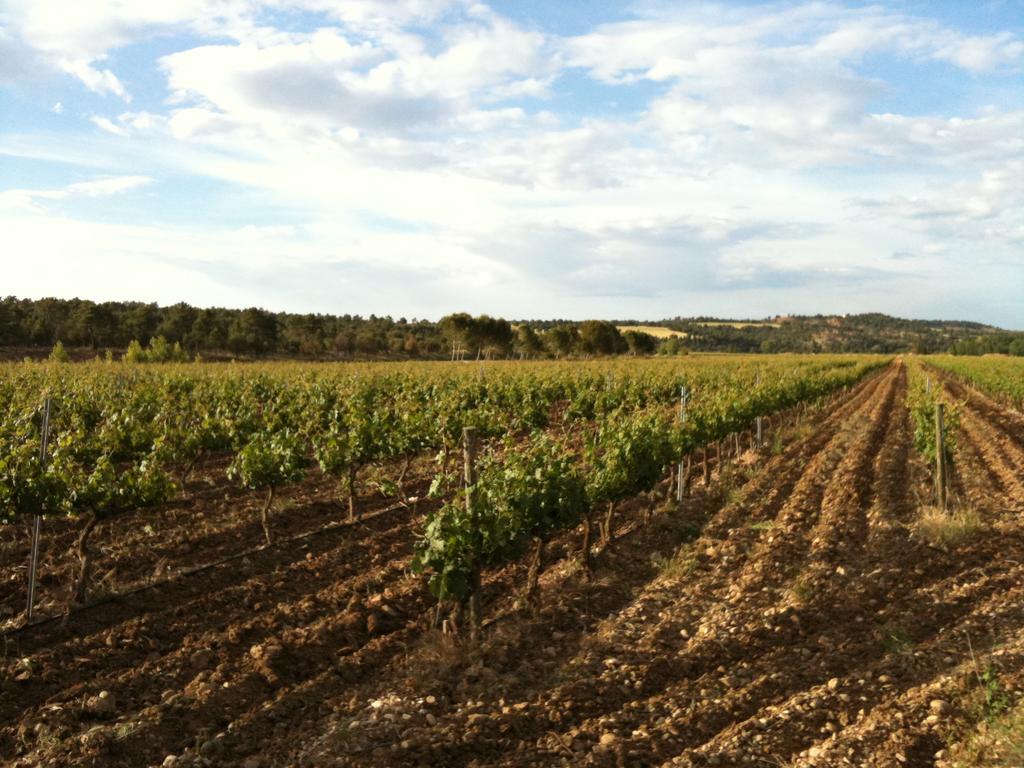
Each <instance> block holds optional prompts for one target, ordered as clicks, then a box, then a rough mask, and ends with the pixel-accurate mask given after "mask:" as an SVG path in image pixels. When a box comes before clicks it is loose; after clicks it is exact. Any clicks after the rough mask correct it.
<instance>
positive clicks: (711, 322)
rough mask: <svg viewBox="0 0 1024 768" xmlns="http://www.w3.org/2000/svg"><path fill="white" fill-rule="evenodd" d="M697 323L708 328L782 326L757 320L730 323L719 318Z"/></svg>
mask: <svg viewBox="0 0 1024 768" xmlns="http://www.w3.org/2000/svg"><path fill="white" fill-rule="evenodd" d="M697 325H706V326H708V327H709V328H714V327H729V328H760V327H761V326H764V327H766V328H781V327H782V325H781V324H780V323H758V322H749V323H731V322H725V321H720V320H709V321H707V322H704V323H697Z"/></svg>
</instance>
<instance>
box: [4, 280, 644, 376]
mask: <svg viewBox="0 0 1024 768" xmlns="http://www.w3.org/2000/svg"><path fill="white" fill-rule="evenodd" d="M58 342H60V345H61V352H60V353H58V356H61V355H63V354H64V351H63V350H64V349H65V348H66V349H79V350H82V349H84V350H92V351H93V352H95V353H96V354H100V353H103V352H105V351H107V350H117V351H118V352H119V353H120V354H123V355H124V356H125V357H126V358H128V359H131V360H132V361H136V362H147V361H166V360H177V359H181V358H182V356H187V357H188V358H194V357H195V356H197V355H201V356H203V357H205V358H211V359H216V358H217V357H218V356H220V355H224V356H246V357H302V358H309V359H355V358H359V359H367V358H387V359H391V358H425V359H444V358H448V357H450V356H453V355H454V354H456V353H457V354H458V356H459V357H460V358H462V359H466V358H467V357H468V358H471V359H476V358H487V359H495V358H506V357H511V356H516V357H528V358H536V357H572V356H583V357H585V356H591V355H614V354H625V353H633V354H651V353H653V352H655V351H657V349H658V344H657V340H656V339H654V338H653V337H650V336H647V335H646V334H636V333H630V332H627V333H626V334H622V333H620V332H619V330H618V329H617V328H616V327H615V325H613V324H612V323H609V322H605V321H600V320H590V321H585V322H582V323H564V324H559V325H557V326H555V327H553V328H551V329H550V330H547V331H545V330H542V329H535V328H534V327H533V326H531V325H529V324H525V323H517V324H514V325H513V324H512V323H510V322H509V321H507V320H503V319H501V318H492V317H488V316H487V315H481V316H479V317H473V316H471V315H469V314H466V313H457V314H452V315H448V316H446V317H444V318H442V319H441V320H440V321H439V322H431V321H429V320H417V319H412V320H408V319H406V318H404V317H401V318H398V319H397V320H396V319H393V318H391V317H387V316H385V317H378V316H376V315H370V316H369V317H361V316H360V315H347V314H346V315H326V314H295V313H289V312H270V311H267V310H265V309H259V308H256V307H251V308H248V309H224V308H209V309H200V308H197V307H193V306H190V305H189V304H185V303H179V304H173V305H171V306H167V307H161V306H158V305H157V304H154V303H143V302H118V301H108V302H93V301H89V300H84V299H54V298H46V299H38V300H32V299H18V298H16V297H13V296H8V297H7V298H5V299H3V300H0V347H6V348H16V349H52V348H53V347H54V346H55V345H56V344H57V343H58Z"/></svg>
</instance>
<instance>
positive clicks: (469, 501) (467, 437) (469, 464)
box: [462, 427, 483, 643]
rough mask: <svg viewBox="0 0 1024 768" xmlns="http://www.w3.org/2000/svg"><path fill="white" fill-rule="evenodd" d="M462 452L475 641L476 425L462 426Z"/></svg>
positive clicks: (474, 637) (478, 540) (478, 552)
mask: <svg viewBox="0 0 1024 768" xmlns="http://www.w3.org/2000/svg"><path fill="white" fill-rule="evenodd" d="M462 453H463V460H464V464H465V467H464V469H465V472H464V476H463V480H464V481H465V484H466V515H467V517H469V520H470V525H471V526H472V529H473V569H472V571H471V572H470V578H469V639H470V641H471V642H474V643H475V642H477V641H478V640H479V639H480V623H481V616H480V582H481V578H480V570H481V563H480V560H481V557H482V550H483V541H482V537H481V534H480V510H479V509H477V505H476V504H474V503H473V502H474V499H473V496H474V493H473V490H474V486H475V485H476V427H464V428H463V430H462Z"/></svg>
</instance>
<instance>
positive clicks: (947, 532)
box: [914, 506, 985, 549]
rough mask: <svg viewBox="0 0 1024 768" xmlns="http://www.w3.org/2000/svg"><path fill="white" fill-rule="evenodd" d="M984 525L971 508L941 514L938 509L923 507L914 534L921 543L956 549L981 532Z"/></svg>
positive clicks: (940, 510)
mask: <svg viewBox="0 0 1024 768" xmlns="http://www.w3.org/2000/svg"><path fill="white" fill-rule="evenodd" d="M984 528H985V524H984V523H983V522H982V520H981V516H980V515H978V513H977V511H976V510H974V509H973V508H971V507H965V508H962V509H957V510H955V511H952V512H943V511H942V509H940V508H939V507H931V506H929V507H925V508H924V509H922V510H921V516H920V518H918V521H917V523H916V524H915V526H914V533H915V534H916V535H917V536H918V537H920V538H921V540H922V541H924V542H926V543H928V544H930V545H931V546H933V547H938V548H939V549H956V548H957V547H958V546H960V545H961V544H964V543H966V542H968V541H970V540H971V539H973V538H974V537H975V536H977V535H978V534H979V533H980V532H981V531H982V530H984Z"/></svg>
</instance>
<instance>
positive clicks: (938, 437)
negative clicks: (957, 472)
mask: <svg viewBox="0 0 1024 768" xmlns="http://www.w3.org/2000/svg"><path fill="white" fill-rule="evenodd" d="M945 415H946V406H945V405H944V404H943V403H936V404H935V493H936V496H937V497H938V500H939V506H940V507H941V508H942V511H943V512H945V511H946V419H945Z"/></svg>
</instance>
